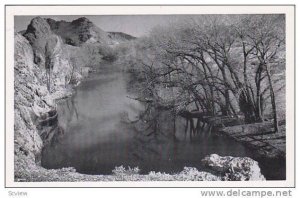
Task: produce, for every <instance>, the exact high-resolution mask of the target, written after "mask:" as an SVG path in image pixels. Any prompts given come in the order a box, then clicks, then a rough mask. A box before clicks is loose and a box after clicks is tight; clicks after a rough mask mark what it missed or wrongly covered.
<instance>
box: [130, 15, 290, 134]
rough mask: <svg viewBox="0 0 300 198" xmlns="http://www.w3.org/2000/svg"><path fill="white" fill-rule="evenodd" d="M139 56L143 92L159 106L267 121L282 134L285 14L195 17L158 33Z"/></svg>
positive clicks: (142, 41)
mask: <svg viewBox="0 0 300 198" xmlns="http://www.w3.org/2000/svg"><path fill="white" fill-rule="evenodd" d="M135 52H136V53H135V55H134V56H135V57H134V58H135V60H136V62H135V64H134V68H135V72H136V75H137V77H138V78H141V79H143V80H142V81H143V82H144V84H143V86H141V87H142V91H141V92H142V93H143V95H144V96H145V97H149V98H151V100H153V101H155V102H156V103H157V104H159V105H161V106H172V107H173V108H174V109H176V110H177V111H180V112H182V111H183V110H184V112H192V110H193V109H196V112H198V114H199V113H202V114H201V115H203V114H205V115H209V116H217V115H222V116H231V117H243V118H244V121H245V122H246V123H253V122H262V121H264V120H265V119H266V118H268V119H272V120H273V123H274V131H278V116H277V113H278V110H277V105H276V93H279V92H280V90H282V89H284V86H285V84H284V82H285V80H284V78H285V17H284V15H210V16H208V15H206V16H200V17H193V18H191V19H189V20H186V21H185V23H181V24H176V25H173V26H170V27H160V28H156V29H154V30H153V32H152V33H151V36H149V37H147V38H144V39H140V40H139V42H138V43H137V44H136V48H135ZM162 93H165V94H162ZM195 115H197V114H195Z"/></svg>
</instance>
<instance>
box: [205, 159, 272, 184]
mask: <svg viewBox="0 0 300 198" xmlns="http://www.w3.org/2000/svg"><path fill="white" fill-rule="evenodd" d="M202 163H203V165H204V166H205V167H207V168H209V169H211V170H212V171H214V172H217V173H218V174H220V175H221V177H222V180H225V181H264V180H266V179H265V177H264V176H263V175H262V174H261V172H260V168H259V166H258V162H257V161H255V160H253V159H251V158H249V157H232V156H224V157H222V156H219V155H217V154H211V155H209V156H207V157H205V158H204V159H203V160H202Z"/></svg>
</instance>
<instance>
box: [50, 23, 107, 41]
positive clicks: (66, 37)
mask: <svg viewBox="0 0 300 198" xmlns="http://www.w3.org/2000/svg"><path fill="white" fill-rule="evenodd" d="M46 20H47V22H48V24H49V25H50V28H51V30H52V31H53V32H54V33H55V34H57V35H59V36H60V37H61V38H62V39H63V41H64V42H65V43H66V44H68V45H73V46H81V45H82V44H84V43H100V44H104V45H108V44H111V40H110V38H109V37H108V33H106V32H105V31H103V30H102V29H100V28H99V27H97V26H95V25H94V24H93V23H92V22H91V21H90V20H89V19H87V18H86V17H81V18H78V19H76V20H73V21H72V22H66V21H55V20H53V19H46Z"/></svg>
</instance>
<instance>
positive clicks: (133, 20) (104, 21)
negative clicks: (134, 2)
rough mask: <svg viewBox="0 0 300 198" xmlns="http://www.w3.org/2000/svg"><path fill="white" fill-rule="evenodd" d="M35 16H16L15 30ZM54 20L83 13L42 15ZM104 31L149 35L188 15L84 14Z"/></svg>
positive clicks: (69, 19) (72, 18)
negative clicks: (154, 28)
mask: <svg viewBox="0 0 300 198" xmlns="http://www.w3.org/2000/svg"><path fill="white" fill-rule="evenodd" d="M34 17H35V16H15V30H16V31H17V32H18V31H21V30H25V29H27V26H28V24H29V23H30V21H31V19H32V18H34ZM41 17H43V18H52V19H54V20H65V21H72V20H74V19H77V18H79V17H83V16H82V15H72V16H70V15H69V16H41ZM84 17H86V18H88V19H89V20H90V21H92V22H93V23H94V24H95V25H96V26H98V27H99V28H101V29H102V30H104V31H115V32H124V33H127V34H130V35H132V36H136V37H140V36H144V35H147V34H148V33H149V32H150V31H151V29H152V28H153V27H155V26H165V25H167V24H170V23H175V22H177V21H179V20H183V19H184V18H186V17H188V16H183V15H181V16H179V15H123V16H120V15H100V16H99V15H98V16H84Z"/></svg>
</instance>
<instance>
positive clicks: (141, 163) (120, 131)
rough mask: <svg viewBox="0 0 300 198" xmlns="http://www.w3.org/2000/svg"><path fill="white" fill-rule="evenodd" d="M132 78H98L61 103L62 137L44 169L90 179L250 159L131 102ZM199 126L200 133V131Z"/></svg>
mask: <svg viewBox="0 0 300 198" xmlns="http://www.w3.org/2000/svg"><path fill="white" fill-rule="evenodd" d="M127 82H128V76H127V75H126V74H124V73H122V72H106V73H103V72H102V73H101V74H94V75H92V76H91V77H90V78H89V79H88V80H86V81H85V82H83V83H82V84H81V85H80V86H79V87H78V88H77V90H76V93H75V94H74V95H73V96H72V97H71V98H69V99H68V100H65V101H61V102H60V103H59V108H58V113H59V118H58V119H59V123H60V124H59V125H60V133H59V135H58V136H56V138H55V140H56V141H55V142H56V143H54V144H50V145H48V146H47V147H45V148H44V149H43V154H42V166H44V167H45V168H62V167H69V166H72V167H75V168H76V170H77V171H78V172H81V173H87V174H111V171H112V170H113V169H114V167H115V166H120V165H124V166H131V167H136V166H138V167H139V168H140V169H141V172H142V173H148V172H149V171H161V172H168V173H174V172H179V171H181V170H182V169H183V167H184V166H189V167H196V168H198V169H202V168H203V167H201V159H203V158H204V157H205V156H206V155H209V154H212V153H218V154H219V155H231V156H251V152H249V150H247V149H246V148H245V147H244V146H242V145H241V144H239V143H237V142H235V141H233V140H231V139H229V138H226V137H222V136H216V135H215V134H213V133H209V132H208V126H204V125H203V127H202V129H201V126H202V123H198V124H197V122H196V121H194V122H195V123H196V124H195V125H196V126H197V125H198V128H197V129H195V127H196V126H194V127H193V126H192V125H191V123H188V124H189V126H188V125H187V121H186V120H185V119H183V118H182V117H179V116H176V114H175V113H174V112H172V111H165V110H162V109H159V108H155V107H153V106H151V105H150V106H147V105H144V104H141V103H140V102H138V101H136V100H133V99H130V98H134V96H133V95H132V94H130V93H128V91H127V87H126V84H127ZM199 126H200V127H199Z"/></svg>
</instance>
